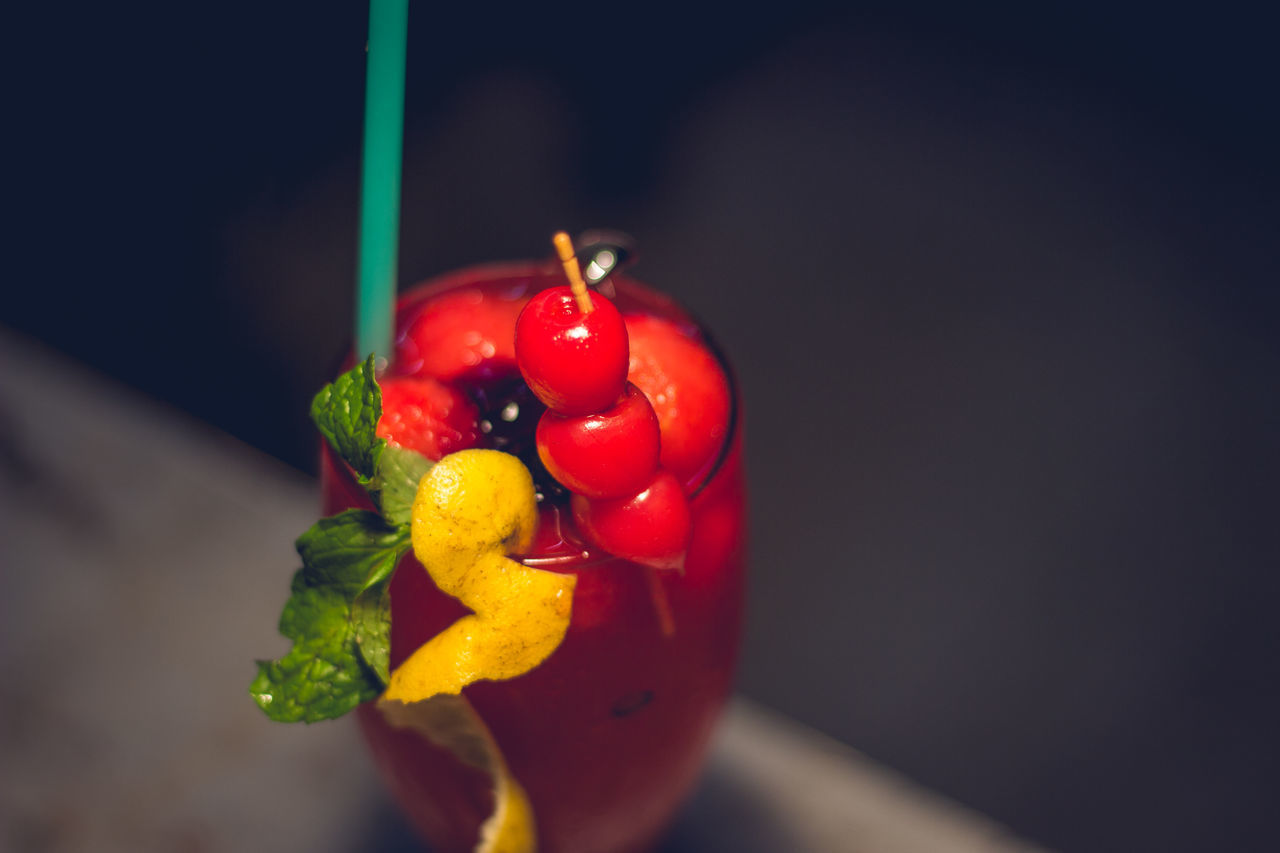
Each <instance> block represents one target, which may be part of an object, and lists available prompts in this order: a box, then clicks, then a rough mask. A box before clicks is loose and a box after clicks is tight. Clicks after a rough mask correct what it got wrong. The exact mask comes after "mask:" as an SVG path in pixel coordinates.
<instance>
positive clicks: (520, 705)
mask: <svg viewBox="0 0 1280 853" xmlns="http://www.w3.org/2000/svg"><path fill="white" fill-rule="evenodd" d="M611 282H612V285H613V287H614V288H615V289H616V294H615V300H614V301H615V304H616V305H617V306H618V308H619V309H620V310H621V311H622V313H623V314H624V315H630V314H648V315H654V316H658V317H661V318H663V319H665V320H668V321H671V322H673V323H676V324H678V325H680V326H682V327H684V328H686V329H688V330H689V331H690V333H691V334H693V335H695V336H696V337H697V339H698V340H699V341H700V342H701V344H702V345H703V346H704V347H706V348H707V349H708V350H710V351H711V352H712V353H713V354H715V356H716V359H717V360H718V362H719V364H720V366H721V368H722V369H723V370H724V373H725V376H726V380H727V381H728V383H729V388H730V398H731V404H730V417H729V427H728V430H727V435H726V438H725V441H724V444H723V446H722V447H721V448H720V451H719V453H718V454H716V455H715V456H714V458H713V459H711V460H709V462H708V465H707V467H706V469H705V470H704V471H703V472H701V473H700V474H698V475H697V477H696V478H695V480H694V481H693V482H691V483H690V484H689V487H688V488H689V491H690V493H691V501H690V506H691V510H692V518H693V537H692V541H691V544H690V547H689V551H688V555H687V559H686V561H685V565H684V568H683V570H682V571H676V570H655V569H651V568H647V567H645V566H642V565H639V564H636V563H632V562H629V561H627V560H624V559H620V558H618V557H614V556H612V555H609V554H607V553H602V552H600V551H598V550H594V549H592V548H591V547H590V546H589V545H587V544H586V543H585V542H584V540H583V538H582V537H581V534H579V533H578V532H577V531H576V529H575V527H574V525H573V521H572V518H571V516H570V513H569V511H568V504H567V502H565V501H557V499H556V498H555V496H553V495H549V494H548V495H547V496H546V498H545V499H544V500H543V502H542V504H541V507H540V514H541V520H540V527H539V536H538V539H537V542H536V543H535V545H534V546H533V549H532V551H531V553H528V554H525V555H522V556H521V557H520V559H521V561H522V562H523V563H525V564H526V565H528V566H533V567H537V568H540V569H546V570H550V571H556V572H572V573H574V574H576V575H577V585H576V591H575V593H574V600H573V615H572V621H571V623H570V626H569V630H568V633H567V634H566V636H565V638H564V641H563V642H562V644H561V645H560V647H559V648H557V649H556V651H555V652H554V653H553V654H552V655H551V656H550V657H549V658H548V659H547V660H546V661H544V662H543V663H542V664H541V665H540V666H538V667H537V668H536V669H534V670H533V671H531V672H529V673H527V674H525V675H522V676H519V677H517V678H515V679H512V680H509V681H482V682H478V683H475V684H473V685H471V686H469V687H467V688H466V689H465V691H464V695H465V696H466V698H467V699H468V700H469V701H470V703H471V705H472V706H473V707H474V708H475V710H476V711H477V712H478V714H479V716H480V717H481V718H482V719H483V721H484V723H485V724H486V725H487V727H488V729H489V730H490V732H491V733H492V735H493V738H494V740H495V741H496V744H497V746H498V748H499V749H500V750H501V752H502V754H503V757H504V758H505V761H506V764H507V766H508V767H509V769H510V772H511V774H512V775H513V776H514V778H515V779H516V780H518V781H519V783H520V784H521V785H522V786H523V788H524V789H525V791H526V792H527V794H528V797H529V801H530V803H531V805H532V808H533V813H534V817H535V821H536V826H537V833H538V840H539V850H541V851H543V853H606V851H642V850H646V849H650V848H651V847H652V846H653V845H654V844H655V843H656V841H657V840H658V839H659V838H660V836H661V834H662V832H663V830H664V829H665V828H666V827H667V825H668V824H669V823H670V822H671V820H672V818H673V816H674V815H675V813H676V811H677V809H678V808H679V806H680V804H681V803H682V802H683V800H684V799H685V798H686V796H687V795H688V794H689V792H690V790H691V788H692V787H693V786H694V784H695V783H696V781H697V777H698V774H699V770H700V768H701V766H702V762H703V759H704V757H705V753H706V750H707V747H708V744H709V740H710V736H711V733H712V730H713V727H714V725H715V722H716V719H717V717H718V715H719V714H720V711H721V710H722V708H723V706H724V703H725V701H726V699H727V697H728V695H729V691H730V688H731V685H732V678H733V671H734V665H735V661H736V657H737V652H738V645H739V633H740V624H741V617H742V606H743V586H744V556H745V554H744V533H745V525H744V514H745V481H744V476H743V467H742V424H741V420H742V418H741V407H740V405H739V402H738V394H737V389H736V386H735V384H734V382H733V378H732V373H731V372H730V370H729V367H728V364H727V363H726V362H725V360H724V359H723V358H722V357H721V356H720V354H719V351H718V350H717V349H716V347H715V345H714V344H713V343H712V342H711V340H710V338H709V337H708V336H707V335H706V333H705V332H704V331H702V330H701V329H700V328H699V327H698V326H697V324H696V323H695V322H694V320H693V319H692V318H691V317H690V316H689V315H688V314H687V313H685V312H684V311H683V309H681V308H680V307H679V306H678V305H677V304H676V303H675V302H674V301H673V300H671V299H670V298H669V297H666V296H664V295H662V294H659V293H657V292H656V291H653V290H651V289H649V288H648V287H646V286H644V285H642V284H640V283H639V282H636V281H634V280H632V279H630V278H627V277H626V276H623V275H614V276H612V277H611ZM563 283H564V280H563V277H562V273H561V271H560V267H559V264H557V263H555V262H554V261H549V262H545V263H543V262H527V263H509V264H495V265H487V266H482V267H474V268H469V269H465V270H461V271H458V272H454V273H451V274H448V275H445V276H442V277H440V278H438V279H435V280H433V281H429V282H426V283H423V284H421V285H419V286H417V287H415V288H413V289H411V290H410V291H408V292H407V293H406V294H404V295H403V296H402V297H401V298H400V300H399V302H398V305H397V329H398V335H399V336H400V338H401V340H402V341H403V336H404V333H405V330H406V328H407V326H408V325H409V323H410V322H411V320H412V318H413V317H414V316H415V315H416V314H417V313H418V312H421V311H423V310H425V309H426V308H428V307H429V306H430V305H431V304H432V302H433V300H439V299H441V298H443V297H445V296H446V295H448V294H457V293H459V292H462V291H466V292H468V293H471V294H473V295H474V297H475V298H477V299H490V300H507V301H511V302H519V301H521V300H525V299H527V298H528V297H529V296H530V295H532V294H533V293H535V292H537V291H539V290H541V289H543V288H546V287H552V286H556V285H561V284H563ZM512 316H513V317H514V311H513V313H512ZM400 352H401V355H402V356H404V358H403V359H402V360H404V361H412V356H413V353H407V354H406V353H405V352H404V351H403V349H401V350H400ZM412 367H413V365H412V364H408V365H405V364H397V363H394V362H393V363H392V364H391V365H390V366H389V367H388V371H389V372H390V373H391V374H392V375H394V374H395V373H397V371H401V372H403V371H405V370H406V369H411V368H412ZM455 384H457V385H459V386H462V387H466V388H468V390H469V391H470V392H471V393H472V394H473V396H474V397H476V398H477V399H479V400H480V402H481V404H482V406H485V405H492V403H493V400H494V399H495V398H497V397H500V396H502V395H503V394H509V393H510V391H511V389H512V388H513V387H515V386H518V385H519V384H520V382H519V374H518V372H517V371H516V368H515V365H514V363H512V364H510V365H506V364H504V363H502V361H501V359H498V360H497V361H496V362H495V361H493V360H489V361H482V362H481V363H479V364H477V365H476V371H475V372H474V374H473V375H469V376H465V377H461V378H458V379H457V380H456V381H455ZM514 398H517V399H520V400H521V401H522V402H523V404H524V405H525V406H526V407H528V406H529V405H530V404H532V405H533V406H537V403H536V401H535V400H533V398H532V397H531V396H530V395H527V394H526V395H524V396H520V394H519V391H518V390H517V391H516V393H515V397H514ZM503 411H504V415H503V418H504V419H506V418H507V417H508V416H510V415H511V409H510V403H508V404H507V406H506V407H504V410H503ZM529 414H530V413H529V412H525V413H524V415H523V416H524V417H528V416H529ZM534 417H535V418H536V415H534ZM490 426H491V427H492V426H493V424H490ZM500 426H501V425H500ZM528 440H529V441H530V442H532V436H531V435H530V436H529V439H528ZM535 464H536V463H535ZM321 471H322V490H323V499H324V511H325V513H326V514H331V513H336V512H339V511H341V510H343V509H347V508H351V507H366V508H367V507H369V506H370V504H369V501H368V497H367V495H366V494H365V493H364V491H363V490H362V489H361V488H360V487H359V486H358V485H357V484H356V482H355V480H354V479H353V477H352V476H351V474H350V471H349V470H347V469H346V468H345V467H344V466H343V464H342V463H341V462H340V461H339V460H338V459H337V458H336V457H335V456H334V455H333V453H332V451H331V449H330V448H329V447H328V446H327V444H326V445H324V447H323V451H322V466H321ZM391 601H392V631H391V665H392V667H393V668H394V667H395V666H397V665H399V663H400V662H402V661H403V660H404V659H405V658H406V657H408V656H409V654H411V653H412V652H413V651H414V650H415V649H417V648H418V647H419V646H421V645H422V644H423V643H424V642H426V641H427V640H428V639H430V638H431V637H433V636H434V635H436V634H437V633H439V632H440V631H441V630H443V629H444V628H445V627H447V626H448V625H450V624H451V623H452V622H454V621H455V620H456V619H458V618H459V617H461V616H463V615H465V614H466V613H467V612H468V611H467V610H466V608H465V607H464V606H463V605H461V604H460V603H459V602H457V601H456V600H454V599H452V598H450V597H448V596H446V595H444V594H443V593H441V592H440V591H439V590H437V589H436V588H435V586H434V584H433V583H432V581H431V579H430V577H429V576H428V574H427V572H426V571H424V570H423V568H422V567H421V566H420V565H419V564H418V562H417V561H416V560H415V559H414V557H413V555H412V554H409V555H408V556H406V557H405V558H404V562H403V563H402V564H401V566H400V568H399V570H398V571H397V573H396V575H395V578H394V580H393V581H392V585H391ZM358 715H359V720H360V724H361V728H362V730H363V732H364V735H365V737H366V739H367V741H368V743H369V746H370V748H371V750H372V753H373V756H374V758H375V761H376V763H377V765H378V768H379V770H380V772H381V774H382V776H383V777H384V779H385V781H386V783H387V785H388V786H389V788H390V790H391V791H392V793H393V795H394V796H395V798H396V799H397V801H398V802H399V804H400V806H401V808H402V809H403V811H404V813H405V814H406V815H407V817H408V818H409V820H410V822H411V823H412V824H413V826H414V827H415V828H416V829H417V831H418V832H419V833H420V834H421V835H422V837H423V838H424V839H425V840H426V841H427V842H428V843H429V844H430V845H431V847H432V849H433V850H436V851H439V853H448V851H455V850H456V851H465V850H471V849H473V848H474V847H475V845H476V841H477V835H478V832H479V827H480V825H481V824H482V823H483V822H484V821H485V819H486V818H487V817H488V816H489V814H490V813H491V812H492V810H493V806H494V793H493V790H492V780H491V779H490V778H489V777H488V776H487V775H486V774H484V773H482V772H481V771H479V770H476V769H474V768H473V767H469V766H467V765H465V764H464V763H463V762H461V761H460V760H459V759H458V758H457V757H456V756H455V755H454V754H452V753H451V752H450V751H448V750H446V749H443V748H441V747H439V746H436V745H434V744H433V743H431V742H430V741H428V740H427V739H426V738H424V737H422V736H421V735H420V734H418V733H416V732H414V731H408V730H404V729H399V728H395V727H393V726H391V725H390V724H389V723H388V721H387V720H386V719H384V717H383V715H382V714H381V713H380V712H379V710H378V708H377V707H376V706H375V704H374V703H369V704H367V705H364V706H362V707H361V708H360V709H359V711H358Z"/></svg>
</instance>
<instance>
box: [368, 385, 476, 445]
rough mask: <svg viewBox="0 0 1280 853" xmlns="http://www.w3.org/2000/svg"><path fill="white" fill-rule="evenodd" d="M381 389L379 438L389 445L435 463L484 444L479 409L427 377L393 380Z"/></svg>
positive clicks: (458, 392) (461, 396)
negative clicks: (452, 454)
mask: <svg viewBox="0 0 1280 853" xmlns="http://www.w3.org/2000/svg"><path fill="white" fill-rule="evenodd" d="M379 385H381V387H382V417H381V418H380V419H379V420H378V435H379V436H381V437H382V438H385V439H386V440H387V443H389V444H393V445H396V446H399V447H403V448H406V449H408V450H416V451H417V452H419V453H421V454H422V455H423V456H426V457H427V458H429V459H432V460H438V459H440V458H442V457H444V456H447V455H448V454H450V453H453V452H454V451H455V450H465V449H467V448H468V447H478V446H479V445H480V444H481V440H482V436H481V434H480V430H479V427H478V424H477V412H476V407H475V405H474V404H472V402H471V401H470V400H468V399H467V398H466V397H465V396H464V395H463V394H462V392H460V391H457V390H455V389H453V388H451V387H450V386H448V385H445V384H444V383H442V382H437V381H436V380H434V379H428V378H425V377H422V378H416V377H415V378H410V377H404V376H390V377H386V378H384V379H382V380H381V381H380V382H379Z"/></svg>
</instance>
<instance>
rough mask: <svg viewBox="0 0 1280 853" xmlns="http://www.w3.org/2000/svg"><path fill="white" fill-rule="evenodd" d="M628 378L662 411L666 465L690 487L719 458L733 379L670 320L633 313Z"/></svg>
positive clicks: (629, 319) (629, 320)
mask: <svg viewBox="0 0 1280 853" xmlns="http://www.w3.org/2000/svg"><path fill="white" fill-rule="evenodd" d="M626 322H627V335H628V339H629V341H630V345H631V347H630V348H631V360H630V365H629V367H628V371H627V379H628V380H629V381H631V382H633V383H634V384H635V385H637V386H638V387H639V388H640V390H641V391H643V392H644V393H645V396H646V397H648V398H649V402H650V403H652V404H653V410H654V412H655V413H656V414H657V416H658V424H659V426H660V427H661V430H662V466H663V467H664V468H666V469H667V470H669V471H671V473H673V474H675V475H676V478H677V479H678V480H680V482H681V483H682V484H683V485H684V486H685V487H686V488H691V487H693V486H695V485H697V481H698V480H699V479H700V478H701V477H702V475H704V474H705V473H706V471H707V470H708V468H710V466H711V465H712V464H714V462H715V459H716V456H717V454H718V453H719V452H720V448H721V447H722V446H723V445H724V441H725V437H726V435H727V434H728V432H729V383H728V380H727V379H726V378H725V375H724V371H723V370H722V369H721V367H720V365H719V363H718V362H717V361H716V359H715V357H714V356H713V355H712V354H711V353H710V352H708V351H707V349H706V348H705V347H704V346H703V345H702V344H701V343H699V342H698V341H696V340H694V339H693V338H691V337H689V336H688V335H686V334H685V333H684V332H683V331H681V329H680V327H678V326H676V325H675V324H674V323H671V322H669V321H667V320H663V319H661V318H659V317H652V316H632V315H628V316H627V318H626Z"/></svg>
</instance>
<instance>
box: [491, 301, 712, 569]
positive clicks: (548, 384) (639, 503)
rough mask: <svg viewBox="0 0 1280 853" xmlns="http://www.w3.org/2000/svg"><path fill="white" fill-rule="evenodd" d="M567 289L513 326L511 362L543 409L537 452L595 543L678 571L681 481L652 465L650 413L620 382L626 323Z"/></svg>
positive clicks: (687, 527) (656, 435)
mask: <svg viewBox="0 0 1280 853" xmlns="http://www.w3.org/2000/svg"><path fill="white" fill-rule="evenodd" d="M587 297H588V298H589V299H590V306H591V310H590V311H586V310H584V309H583V307H580V305H579V303H578V301H577V299H576V297H575V296H574V293H573V291H572V289H571V288H569V287H567V286H561V287H553V288H549V289H547V290H544V291H542V292H541V293H538V294H537V295H536V296H534V297H533V299H531V300H530V301H529V303H528V305H526V306H525V308H524V310H523V311H522V312H521V314H520V317H519V319H517V321H516V335H515V350H516V363H517V365H518V366H519V368H520V372H521V373H522V374H523V375H524V379H525V382H526V383H528V385H529V388H530V389H532V391H533V393H534V394H535V395H536V396H537V397H538V399H539V400H541V401H542V402H543V403H545V404H546V406H547V411H546V412H544V413H543V415H542V418H541V419H540V420H539V421H538V428H537V435H536V442H537V448H538V456H539V458H541V460H542V463H543V465H545V466H546V468H547V471H548V472H549V473H550V474H551V476H553V477H555V478H556V480H558V481H559V482H560V483H561V484H562V485H563V486H565V487H566V488H567V489H569V491H570V492H572V495H571V497H570V501H569V505H570V508H571V510H572V512H573V517H574V520H575V521H576V522H577V524H578V527H579V528H580V529H581V530H582V532H583V533H584V534H585V535H586V536H587V538H588V539H589V540H590V541H591V542H592V543H593V544H595V545H598V546H599V547H601V548H603V549H604V550H606V551H609V552H611V553H613V554H615V555H617V556H619V557H623V558H625V559H628V560H632V561H634V562H637V563H640V564H642V565H646V566H651V567H654V568H660V569H672V568H679V567H680V566H682V565H683V562H684V556H685V551H686V550H687V549H688V546H689V537H690V534H691V531H692V522H691V519H690V513H689V501H688V498H687V497H686V496H685V493H684V489H683V487H682V486H681V484H680V481H679V480H677V479H676V477H675V476H674V475H673V474H672V473H671V472H670V471H668V470H667V469H666V468H665V467H663V466H662V464H661V462H660V439H661V437H660V431H659V426H658V417H657V415H656V414H655V413H654V410H653V406H652V405H651V404H650V402H649V400H648V398H647V397H646V396H645V395H644V393H643V392H642V391H641V390H640V389H639V388H637V387H636V386H635V385H632V384H631V383H629V382H628V381H627V367H628V362H629V360H630V349H629V344H628V341H627V327H626V323H625V322H624V321H623V319H622V315H621V314H620V313H619V312H618V309H617V308H616V307H614V305H613V303H612V302H610V301H609V300H608V299H606V298H605V297H604V296H601V295H600V294H598V293H596V292H594V291H590V292H588V294H587Z"/></svg>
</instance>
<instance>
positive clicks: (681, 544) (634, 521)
mask: <svg viewBox="0 0 1280 853" xmlns="http://www.w3.org/2000/svg"><path fill="white" fill-rule="evenodd" d="M569 506H570V508H571V509H572V510H573V519H574V521H576V522H577V523H578V527H580V528H581V529H582V532H583V533H584V534H585V535H586V537H587V538H588V539H589V540H591V542H593V543H594V544H596V545H599V546H600V547H601V548H603V549H605V550H606V551H609V552H610V553H612V554H614V555H616V556H619V557H622V558H624V559H627V560H631V561H633V562H636V563H640V564H641V565H645V566H652V567H653V568H655V569H678V568H681V567H682V566H683V565H684V555H685V551H686V550H688V548H689V537H690V535H691V534H692V532H693V526H692V521H691V519H690V516H689V499H688V498H686V497H685V494H684V489H683V488H681V486H680V482H679V481H678V480H677V479H676V478H675V477H674V476H673V475H672V474H671V472H670V471H663V470H660V471H658V473H657V475H656V476H655V477H654V478H653V480H652V481H651V482H650V483H649V485H648V486H647V487H646V488H645V489H644V491H642V492H639V493H638V494H636V495H633V496H631V497H627V498H604V499H593V498H588V497H585V496H583V495H574V496H573V497H571V498H570V499H569Z"/></svg>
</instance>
